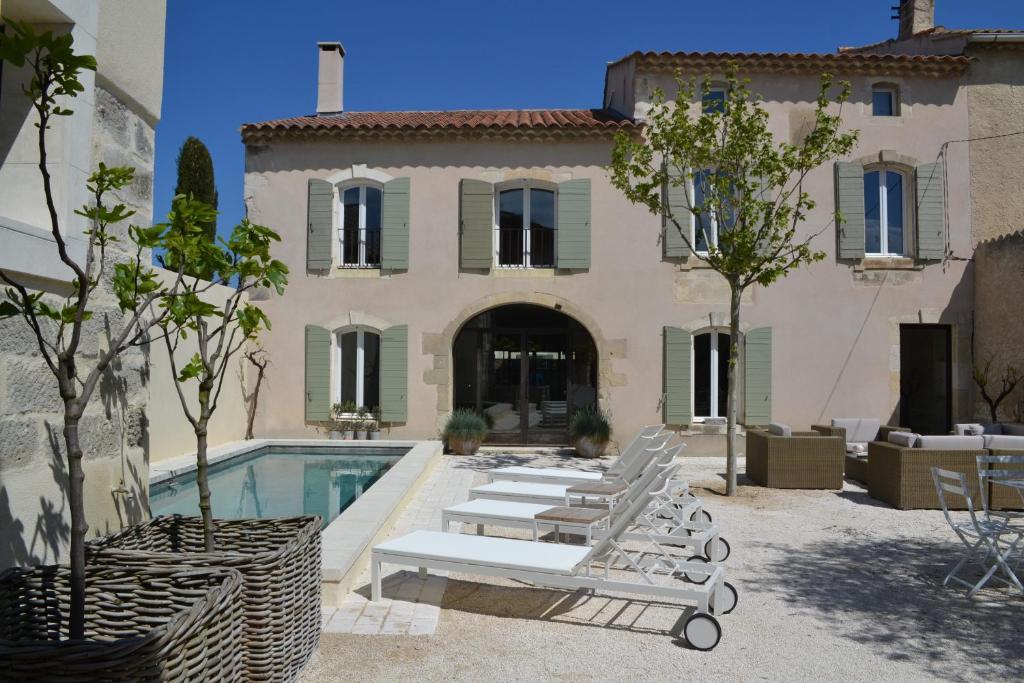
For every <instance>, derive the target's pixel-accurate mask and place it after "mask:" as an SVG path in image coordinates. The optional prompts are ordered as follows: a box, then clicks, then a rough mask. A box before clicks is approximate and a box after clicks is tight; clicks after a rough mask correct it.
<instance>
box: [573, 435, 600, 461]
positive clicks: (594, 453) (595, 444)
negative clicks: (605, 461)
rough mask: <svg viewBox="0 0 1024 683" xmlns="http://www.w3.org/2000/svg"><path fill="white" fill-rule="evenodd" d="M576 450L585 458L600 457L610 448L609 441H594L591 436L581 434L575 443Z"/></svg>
mask: <svg viewBox="0 0 1024 683" xmlns="http://www.w3.org/2000/svg"><path fill="white" fill-rule="evenodd" d="M574 446H575V448H576V452H577V453H578V454H579V455H580V457H583V458H600V457H601V456H602V455H604V452H605V450H606V449H607V448H608V442H607V441H592V440H591V439H590V438H589V437H586V436H581V437H578V438H577V439H576V443H575V444H574Z"/></svg>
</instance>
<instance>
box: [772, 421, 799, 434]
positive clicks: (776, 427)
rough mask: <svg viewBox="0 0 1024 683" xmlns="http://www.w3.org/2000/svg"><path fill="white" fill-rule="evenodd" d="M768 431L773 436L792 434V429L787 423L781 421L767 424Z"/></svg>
mask: <svg viewBox="0 0 1024 683" xmlns="http://www.w3.org/2000/svg"><path fill="white" fill-rule="evenodd" d="M768 433H769V434H774V435H775V436H792V435H793V430H792V428H790V426H789V425H787V424H782V423H781V422H772V423H771V424H769V425H768Z"/></svg>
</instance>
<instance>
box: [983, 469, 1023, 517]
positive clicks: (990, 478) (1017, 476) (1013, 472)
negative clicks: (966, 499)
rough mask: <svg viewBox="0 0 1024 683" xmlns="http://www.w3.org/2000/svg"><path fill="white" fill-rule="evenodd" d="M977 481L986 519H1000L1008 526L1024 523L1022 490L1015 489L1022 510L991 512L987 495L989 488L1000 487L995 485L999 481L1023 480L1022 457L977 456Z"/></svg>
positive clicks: (990, 503)
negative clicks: (979, 485)
mask: <svg viewBox="0 0 1024 683" xmlns="http://www.w3.org/2000/svg"><path fill="white" fill-rule="evenodd" d="M1013 467H1016V469H1012V468H1013ZM978 480H979V482H980V484H981V504H982V507H983V508H984V510H985V517H986V518H988V519H993V518H995V519H1001V520H1003V521H1005V522H1007V523H1009V524H1021V523H1024V490H1022V489H1017V494H1018V495H1019V496H1020V501H1021V508H1022V510H993V509H992V501H991V499H990V495H989V491H990V487H991V486H1002V484H998V483H997V482H998V481H999V480H1004V481H1006V480H1024V455H979V456H978Z"/></svg>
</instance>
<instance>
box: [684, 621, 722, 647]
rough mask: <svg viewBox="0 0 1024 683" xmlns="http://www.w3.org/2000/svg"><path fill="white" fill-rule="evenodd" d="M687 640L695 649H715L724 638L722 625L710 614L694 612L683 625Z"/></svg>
mask: <svg viewBox="0 0 1024 683" xmlns="http://www.w3.org/2000/svg"><path fill="white" fill-rule="evenodd" d="M683 635H684V636H686V642H688V643H689V644H690V647H692V648H693V649H695V650H701V651H704V652H706V651H708V650H714V649H715V646H716V645H718V641H720V640H721V639H722V627H721V625H720V624H719V623H718V619H715V618H714V617H713V616H711V615H710V614H694V615H693V616H692V617H690V618H689V619H687V620H686V623H685V624H684V625H683Z"/></svg>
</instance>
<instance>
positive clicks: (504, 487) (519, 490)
mask: <svg viewBox="0 0 1024 683" xmlns="http://www.w3.org/2000/svg"><path fill="white" fill-rule="evenodd" d="M568 488H569V485H567V484H535V483H533V482H530V481H492V482H491V483H490V484H483V485H482V486H474V487H473V488H471V489H470V490H469V492H470V493H472V494H476V495H479V496H485V495H487V494H498V495H502V496H522V497H523V498H562V499H564V498H565V490H566V489H568Z"/></svg>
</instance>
